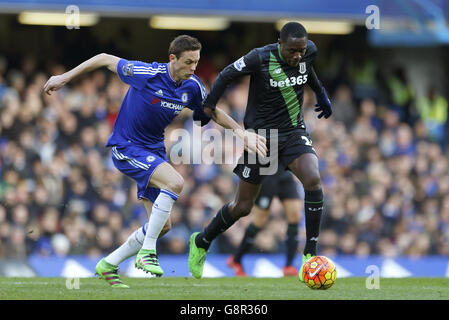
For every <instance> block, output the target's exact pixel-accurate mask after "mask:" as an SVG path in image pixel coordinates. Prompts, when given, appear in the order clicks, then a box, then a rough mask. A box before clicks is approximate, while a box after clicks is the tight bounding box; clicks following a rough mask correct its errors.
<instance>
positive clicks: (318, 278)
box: [302, 256, 337, 290]
mask: <svg viewBox="0 0 449 320" xmlns="http://www.w3.org/2000/svg"><path fill="white" fill-rule="evenodd" d="M302 277H303V279H304V283H305V284H306V285H307V286H308V287H309V288H312V289H322V290H323V289H324V290H325V289H329V288H330V287H332V285H333V284H334V283H335V281H336V280H337V268H336V267H335V264H334V263H333V262H332V260H331V259H329V258H327V257H325V256H315V257H312V258H310V259H309V260H307V262H306V263H305V264H304V268H303V270H302Z"/></svg>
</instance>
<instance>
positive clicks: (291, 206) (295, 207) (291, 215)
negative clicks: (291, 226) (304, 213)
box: [282, 199, 301, 223]
mask: <svg viewBox="0 0 449 320" xmlns="http://www.w3.org/2000/svg"><path fill="white" fill-rule="evenodd" d="M282 205H283V206H284V210H285V216H286V218H287V222H288V223H298V222H299V220H301V201H300V200H299V199H284V200H282Z"/></svg>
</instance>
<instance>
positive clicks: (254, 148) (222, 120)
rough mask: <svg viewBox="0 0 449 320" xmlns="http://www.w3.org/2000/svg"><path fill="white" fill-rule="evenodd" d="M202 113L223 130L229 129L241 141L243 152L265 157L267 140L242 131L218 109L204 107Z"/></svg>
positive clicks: (253, 133)
mask: <svg viewBox="0 0 449 320" xmlns="http://www.w3.org/2000/svg"><path fill="white" fill-rule="evenodd" d="M204 113H206V115H208V116H209V117H211V118H212V120H214V121H215V122H216V123H218V124H219V125H220V126H222V127H223V128H225V129H231V130H232V131H233V132H234V134H235V135H236V136H237V137H239V138H240V139H242V140H243V143H244V147H245V150H246V151H248V152H250V153H257V154H259V156H261V157H265V156H266V155H267V151H268V149H267V139H266V138H265V137H263V136H260V135H258V134H256V133H255V132H251V131H247V130H244V129H243V128H242V127H241V126H240V125H239V124H238V123H237V122H236V121H235V120H234V119H232V118H231V117H230V116H229V115H228V114H227V113H226V112H224V111H223V110H222V109H220V108H219V107H215V108H214V109H212V108H209V107H205V108H204Z"/></svg>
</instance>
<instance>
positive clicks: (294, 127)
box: [189, 22, 332, 280]
mask: <svg viewBox="0 0 449 320" xmlns="http://www.w3.org/2000/svg"><path fill="white" fill-rule="evenodd" d="M316 54H317V47H316V45H315V44H314V43H313V42H312V41H310V40H309V39H308V35H307V31H306V29H305V28H304V26H303V25H302V24H300V23H298V22H289V23H287V24H285V25H284V26H283V27H282V30H281V32H280V37H279V40H278V42H277V43H273V44H269V45H266V46H264V47H262V48H256V49H253V50H251V51H250V52H249V53H248V54H247V55H245V56H243V57H241V58H240V59H238V60H237V61H235V62H234V63H233V64H230V65H229V66H227V67H226V68H224V69H223V71H221V72H220V74H219V76H218V77H217V79H216V80H215V82H214V84H213V86H212V88H211V90H210V93H209V95H208V96H207V97H206V99H205V101H204V103H203V105H204V111H205V112H206V113H208V112H210V111H208V110H213V109H214V108H215V105H216V103H217V101H218V100H219V98H220V97H221V96H222V94H223V93H224V91H225V90H226V88H227V87H228V85H229V84H231V83H232V82H234V81H236V80H237V79H239V78H241V77H242V76H244V75H250V85H249V95H248V105H247V107H246V112H245V118H244V125H245V129H253V130H266V131H268V130H269V131H271V130H275V131H277V135H276V136H275V137H272V136H271V135H270V137H268V140H267V141H268V142H267V143H268V144H267V145H269V146H270V148H269V151H268V154H269V159H270V160H269V163H270V167H273V166H272V165H271V162H274V163H278V165H279V166H281V167H283V168H286V169H288V170H290V171H292V172H293V174H294V175H295V176H296V177H297V178H298V179H299V180H300V181H301V183H302V185H303V186H304V191H305V198H304V208H305V220H306V237H307V239H306V244H305V247H304V254H303V259H302V260H303V264H304V262H305V261H307V260H308V259H309V258H310V257H312V256H315V255H316V246H317V241H318V235H319V229H320V221H321V214H322V211H323V204H324V202H323V191H322V188H321V177H320V172H319V169H318V157H317V154H316V152H315V149H314V148H313V146H312V141H311V139H310V136H309V134H308V132H307V130H306V126H305V123H304V119H303V112H302V107H303V98H304V87H305V85H306V84H308V85H309V86H310V88H311V89H312V90H313V91H314V93H315V96H316V100H317V104H316V108H315V111H317V112H318V118H322V117H323V116H324V117H325V118H328V117H329V116H330V115H331V114H332V107H331V103H330V100H329V98H328V97H327V93H326V91H325V89H324V87H323V86H322V84H321V82H320V81H319V79H318V77H317V75H316V73H315V70H314V67H313V62H314V60H315V57H316ZM274 139H276V140H277V141H278V143H277V148H271V142H272V140H274ZM254 160H255V159H254V158H253V159H251V157H249V156H248V154H247V153H244V155H243V156H242V157H241V158H240V160H239V163H238V164H237V166H236V167H235V169H234V173H235V174H237V175H238V177H239V184H238V187H237V193H236V195H235V198H234V200H233V201H232V202H230V203H227V204H225V205H224V206H223V207H222V208H221V209H220V210H219V211H218V213H217V215H216V216H215V217H214V218H213V219H212V221H211V222H210V223H209V225H207V226H206V228H205V229H204V230H203V231H202V232H199V233H194V234H192V236H191V238H190V249H189V268H190V271H191V272H192V275H193V276H194V277H195V278H201V277H202V274H203V267H204V263H205V260H206V253H207V250H208V248H209V246H210V244H211V242H212V241H213V240H214V239H215V238H216V237H217V236H218V235H219V234H221V233H223V232H224V231H226V230H227V229H228V228H230V227H231V226H232V225H233V224H234V223H235V222H236V221H237V220H238V219H240V218H241V217H244V216H246V215H248V214H249V213H250V212H251V208H252V207H253V205H254V201H255V199H256V197H257V194H258V193H259V190H260V186H261V183H262V180H263V178H264V176H266V175H268V172H266V171H265V170H263V169H264V167H266V165H265V164H264V163H263V162H265V161H262V160H261V159H256V160H257V161H254ZM274 167H276V166H274ZM271 174H274V172H273V173H271ZM301 269H302V267H301V268H300V271H299V278H300V280H302V273H301Z"/></svg>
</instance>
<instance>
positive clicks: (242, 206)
mask: <svg viewBox="0 0 449 320" xmlns="http://www.w3.org/2000/svg"><path fill="white" fill-rule="evenodd" d="M253 204H254V203H253V202H252V201H244V202H240V203H237V204H236V205H235V207H234V210H233V216H234V217H238V218H241V217H245V216H247V215H249V214H250V212H251V208H252V207H253Z"/></svg>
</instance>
